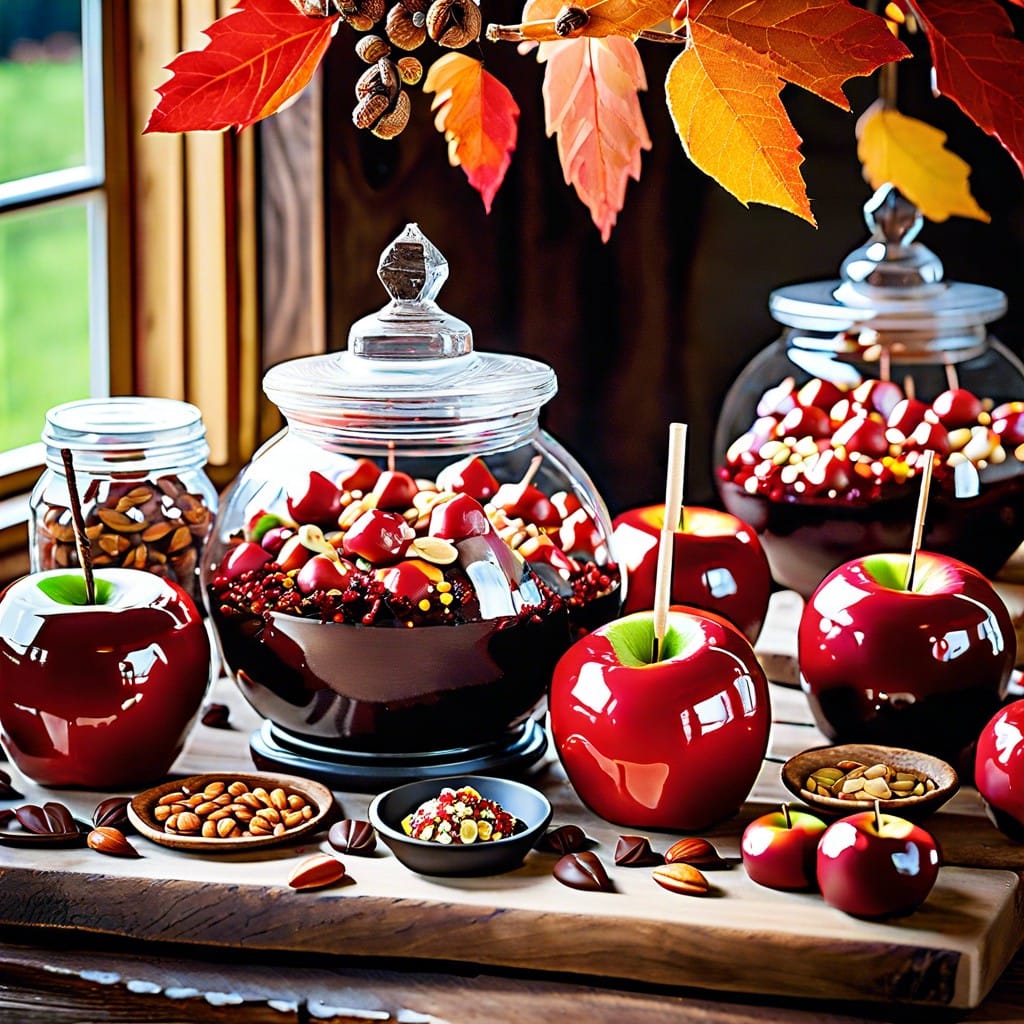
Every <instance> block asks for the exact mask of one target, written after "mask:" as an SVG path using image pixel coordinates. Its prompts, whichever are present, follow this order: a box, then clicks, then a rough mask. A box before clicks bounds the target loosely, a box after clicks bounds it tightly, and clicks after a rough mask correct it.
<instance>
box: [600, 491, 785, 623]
mask: <svg viewBox="0 0 1024 1024" xmlns="http://www.w3.org/2000/svg"><path fill="white" fill-rule="evenodd" d="M664 523H665V507H664V506H663V505H649V506H647V507H645V508H635V509H630V510H629V511H627V512H623V513H622V514H621V515H618V516H616V517H615V520H614V522H613V523H612V527H613V532H612V546H613V550H614V552H615V557H616V559H617V560H618V562H619V563H620V565H622V566H623V567H624V568H625V570H626V581H627V583H626V599H625V603H624V604H623V608H622V611H623V614H627V615H628V614H630V613H631V612H638V611H645V610H647V609H650V608H653V607H654V581H655V578H656V576H657V568H658V543H659V540H660V536H661V530H662V527H663V526H664ZM673 541H674V545H673V558H672V589H671V600H672V603H674V604H684V605H691V606H692V607H694V608H701V609H703V610H704V611H708V612H714V613H715V614H716V615H721V616H723V617H724V618H726V619H728V620H729V621H730V622H731V623H733V625H735V626H738V627H739V629H740V630H742V632H743V633H744V634H745V635H746V637H747V639H748V640H749V641H750V642H751V643H754V642H755V641H756V640H757V637H758V635H759V634H760V632H761V626H762V625H763V624H764V618H765V615H766V614H767V611H768V598H769V595H770V594H771V586H772V578H771V570H770V569H769V567H768V559H767V557H766V556H765V553H764V550H763V549H762V547H761V543H760V541H759V540H758V539H757V534H756V533H755V531H754V530H753V529H752V528H751V527H750V526H748V525H747V524H746V523H744V522H743V520H741V519H737V518H736V516H734V515H730V514H729V513H728V512H719V511H718V510H716V509H711V508H701V507H698V506H687V507H686V508H685V510H684V511H683V521H682V523H681V524H680V526H679V529H677V530H676V531H675V533H674V537H673Z"/></svg>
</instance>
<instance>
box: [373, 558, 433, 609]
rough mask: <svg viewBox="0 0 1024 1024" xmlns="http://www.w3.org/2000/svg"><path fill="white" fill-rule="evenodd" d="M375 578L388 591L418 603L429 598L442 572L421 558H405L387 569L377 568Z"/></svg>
mask: <svg viewBox="0 0 1024 1024" xmlns="http://www.w3.org/2000/svg"><path fill="white" fill-rule="evenodd" d="M377 578H378V579H379V580H380V581H381V582H382V583H383V584H384V589H385V590H387V591H388V593H391V594H394V595H395V596H396V597H404V598H405V599H406V600H408V601H411V602H412V603H413V604H419V602H420V601H427V600H429V597H430V595H431V593H432V592H433V591H434V588H435V587H436V586H437V584H438V583H440V582H442V581H443V580H444V573H443V572H441V570H440V569H439V568H438V567H437V566H436V565H432V564H431V563H430V562H425V561H423V559H422V558H407V559H405V560H404V561H401V562H399V563H398V564H397V565H393V566H391V567H390V568H388V569H378V570H377ZM423 610H424V611H426V609H423Z"/></svg>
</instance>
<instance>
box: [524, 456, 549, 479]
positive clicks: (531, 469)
mask: <svg viewBox="0 0 1024 1024" xmlns="http://www.w3.org/2000/svg"><path fill="white" fill-rule="evenodd" d="M543 461H544V456H543V455H534V457H533V458H532V459H530V464H529V466H527V467H526V472H525V473H524V474H523V478H522V480H520V481H519V486H520V487H526V486H527V484H530V483H532V482H533V478H534V477H535V476H536V475H537V470H538V469H540V464H541V463H542V462H543Z"/></svg>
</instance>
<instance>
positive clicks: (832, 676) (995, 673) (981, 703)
mask: <svg viewBox="0 0 1024 1024" xmlns="http://www.w3.org/2000/svg"><path fill="white" fill-rule="evenodd" d="M907 563H908V556H907V555H903V554H882V555H870V556H867V557H865V558H857V559H854V560H853V561H851V562H847V563H845V564H844V565H841V566H840V567H839V568H838V569H836V570H834V571H833V572H832V573H831V574H830V575H828V576H827V577H825V579H824V580H823V581H822V583H821V584H820V585H819V586H818V588H817V590H815V592H814V593H813V594H812V595H811V597H810V599H809V600H808V602H807V604H806V606H805V607H804V611H803V614H802V616H801V619H800V627H799V632H798V638H797V648H798V650H797V656H798V659H799V664H800V676H801V685H802V686H803V689H804V691H805V693H806V694H807V696H808V700H809V701H810V705H811V710H812V711H813V713H814V718H815V720H816V721H817V723H818V726H819V728H820V729H821V730H822V732H824V733H825V735H826V736H828V737H829V738H831V739H833V740H836V741H838V742H865V743H882V744H888V745H890V746H903V747H911V748H913V749H916V750H925V751H928V752H929V753H932V754H936V755H938V756H939V757H943V758H945V759H946V760H947V761H953V762H954V763H955V761H956V758H957V755H958V754H959V753H960V751H961V750H962V749H963V748H964V747H966V746H967V745H968V744H969V743H971V742H972V741H973V740H974V739H975V738H976V737H977V735H978V732H979V731H980V730H981V727H982V726H983V725H984V724H985V722H987V721H988V719H989V718H990V717H991V715H992V714H993V713H994V711H995V710H996V709H997V708H998V707H999V700H1000V693H1001V691H1002V688H1003V687H1004V685H1005V684H1006V682H1007V680H1008V678H1009V675H1010V671H1011V670H1012V668H1013V664H1014V659H1015V654H1016V640H1015V635H1014V630H1013V623H1012V622H1011V620H1010V615H1009V613H1008V612H1007V610H1006V606H1005V605H1004V604H1003V602H1002V600H1001V599H1000V597H999V595H998V594H997V593H996V592H995V590H994V589H993V587H992V585H991V584H990V583H989V582H988V580H986V579H985V578H984V577H983V576H982V575H981V574H980V573H978V572H976V571H975V570H974V569H972V568H971V567H970V566H968V565H965V564H964V563H963V562H960V561H957V560H956V559H955V558H950V557H948V556H944V555H937V554H933V553H930V552H926V551H921V552H919V553H918V556H917V567H916V572H915V575H914V584H913V589H912V590H910V591H908V590H905V589H904V581H905V579H906V573H907Z"/></svg>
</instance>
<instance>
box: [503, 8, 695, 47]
mask: <svg viewBox="0 0 1024 1024" xmlns="http://www.w3.org/2000/svg"><path fill="white" fill-rule="evenodd" d="M564 6H565V4H564V3H562V2H561V0H558V2H551V0H530V2H528V3H527V4H526V6H525V7H524V8H523V21H522V23H521V24H520V25H517V26H515V31H518V32H519V33H520V34H521V36H522V38H523V39H530V40H535V41H537V42H544V41H548V42H560V41H562V40H564V39H567V38H572V39H576V38H579V37H580V36H588V37H591V38H595V39H600V38H604V37H606V36H623V37H625V38H626V39H636V37H637V36H638V35H639V34H640V33H641V32H643V31H645V30H646V29H649V28H653V27H654V26H655V25H660V24H661V23H662V22H667V21H668V20H669V19H670V18H671V17H672V12H673V11H674V10H675V9H676V7H677V6H678V0H596V2H595V3H591V4H586V3H581V4H574V5H573V6H576V7H578V8H579V9H580V10H583V11H585V12H586V15H587V20H586V24H584V25H582V26H581V27H580V28H578V29H576V30H575V31H572V32H570V33H568V34H563V33H559V32H557V31H556V30H555V19H556V17H557V15H558V13H559V12H560V11H561V10H562V8H563V7H564ZM503 28H507V26H498V28H497V30H495V29H494V28H493V27H489V28H488V33H487V34H488V38H489V39H495V38H500V36H499V35H498V34H496V31H497V32H498V33H500V31H501V30H502V29H503Z"/></svg>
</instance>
